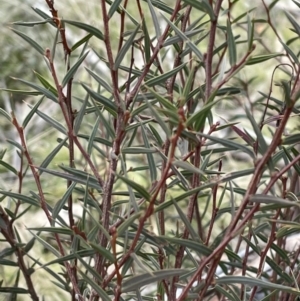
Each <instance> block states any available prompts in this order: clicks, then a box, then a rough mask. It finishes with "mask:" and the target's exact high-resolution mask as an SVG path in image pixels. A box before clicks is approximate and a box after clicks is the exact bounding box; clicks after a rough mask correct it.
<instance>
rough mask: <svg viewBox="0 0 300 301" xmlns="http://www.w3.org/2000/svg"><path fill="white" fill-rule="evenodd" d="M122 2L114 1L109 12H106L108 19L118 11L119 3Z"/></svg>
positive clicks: (120, 0) (119, 0)
mask: <svg viewBox="0 0 300 301" xmlns="http://www.w3.org/2000/svg"><path fill="white" fill-rule="evenodd" d="M122 1H123V0H114V2H113V3H112V4H111V6H110V8H109V11H108V17H109V19H110V18H111V17H112V16H113V15H114V13H115V12H116V11H117V10H118V8H119V6H120V4H121V2H122Z"/></svg>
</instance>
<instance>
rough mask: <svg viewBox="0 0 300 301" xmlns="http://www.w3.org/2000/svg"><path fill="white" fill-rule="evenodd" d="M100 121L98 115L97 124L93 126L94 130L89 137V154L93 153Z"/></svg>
mask: <svg viewBox="0 0 300 301" xmlns="http://www.w3.org/2000/svg"><path fill="white" fill-rule="evenodd" d="M100 121H101V120H100V117H98V118H97V120H96V122H95V125H94V126H93V130H92V132H91V135H90V138H89V142H88V147H87V153H88V154H89V155H91V153H92V149H93V144H94V139H95V136H96V134H97V132H98V129H99V124H100Z"/></svg>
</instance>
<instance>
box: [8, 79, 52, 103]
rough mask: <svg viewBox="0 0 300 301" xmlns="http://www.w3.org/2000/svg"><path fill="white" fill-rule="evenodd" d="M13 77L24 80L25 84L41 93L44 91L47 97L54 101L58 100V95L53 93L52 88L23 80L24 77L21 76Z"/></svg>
mask: <svg viewBox="0 0 300 301" xmlns="http://www.w3.org/2000/svg"><path fill="white" fill-rule="evenodd" d="M12 79H14V80H17V81H20V82H22V83H23V84H25V85H27V86H29V87H31V88H33V89H35V90H36V91H38V92H40V93H42V94H43V95H45V96H46V97H47V98H49V99H51V100H53V101H54V102H57V97H56V95H55V94H53V93H52V92H51V91H50V90H48V89H46V88H44V87H41V86H38V85H36V84H34V83H31V82H29V81H26V80H23V79H21V78H14V77H12Z"/></svg>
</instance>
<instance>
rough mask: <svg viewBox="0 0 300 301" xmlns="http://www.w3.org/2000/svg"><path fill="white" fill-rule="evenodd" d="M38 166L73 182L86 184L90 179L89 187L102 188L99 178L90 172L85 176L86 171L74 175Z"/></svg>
mask: <svg viewBox="0 0 300 301" xmlns="http://www.w3.org/2000/svg"><path fill="white" fill-rule="evenodd" d="M36 168H37V169H39V170H41V171H43V172H46V173H48V174H51V175H54V176H56V177H60V178H62V179H66V180H70V181H72V182H77V183H80V184H84V185H85V184H86V183H87V180H88V186H89V187H91V188H95V189H97V190H99V191H101V190H102V188H101V186H100V185H99V182H98V181H97V179H96V178H95V177H93V176H91V175H89V174H85V176H84V172H82V175H80V174H76V175H74V174H69V173H62V172H58V171H56V170H51V169H47V168H42V167H36Z"/></svg>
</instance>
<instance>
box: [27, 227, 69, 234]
mask: <svg viewBox="0 0 300 301" xmlns="http://www.w3.org/2000/svg"><path fill="white" fill-rule="evenodd" d="M27 230H29V231H31V230H34V231H39V232H49V233H57V234H62V235H72V234H73V231H72V230H71V229H69V228H64V227H34V228H27Z"/></svg>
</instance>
